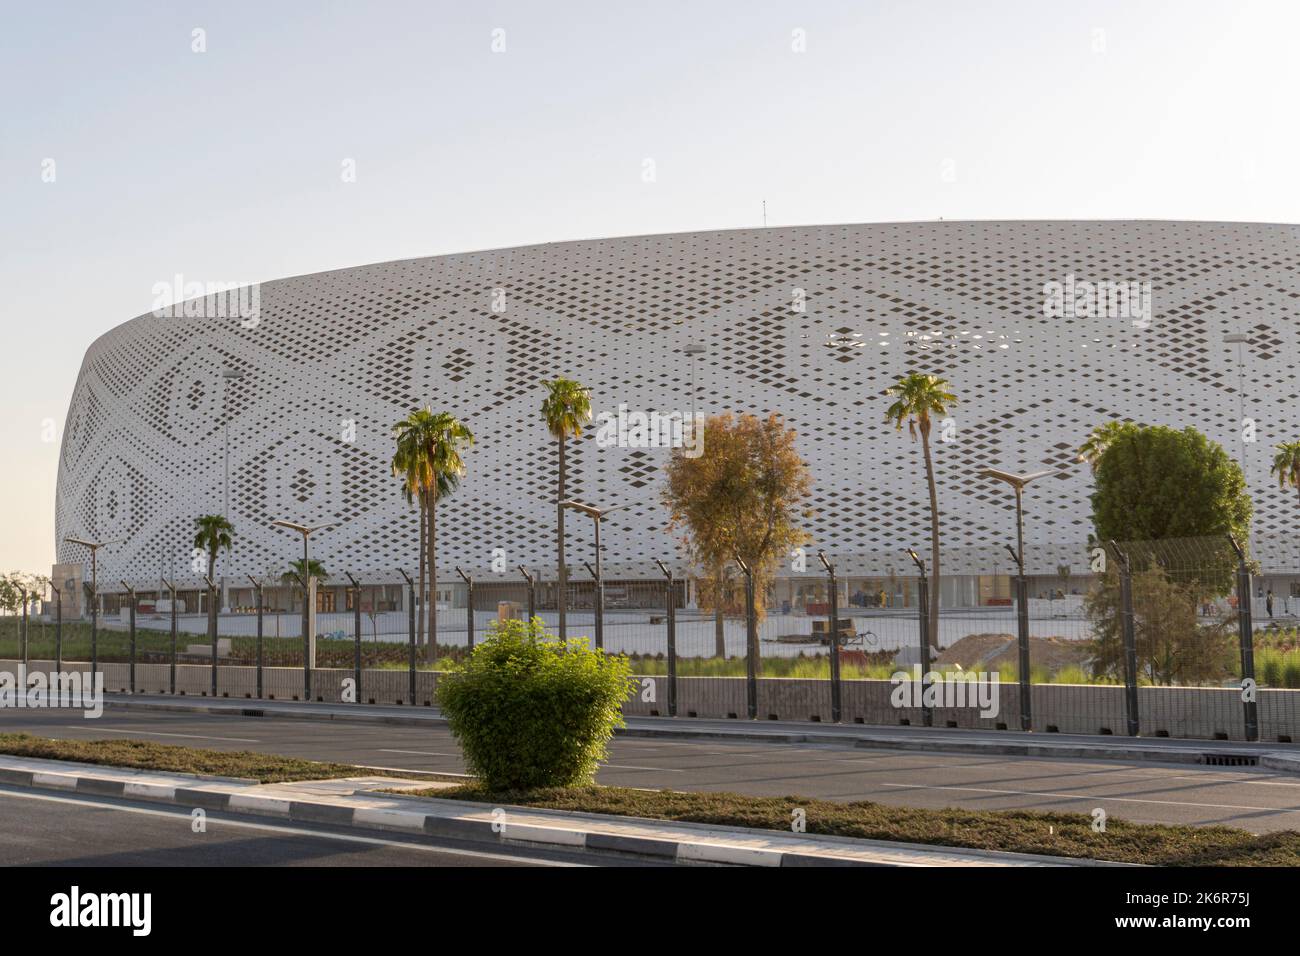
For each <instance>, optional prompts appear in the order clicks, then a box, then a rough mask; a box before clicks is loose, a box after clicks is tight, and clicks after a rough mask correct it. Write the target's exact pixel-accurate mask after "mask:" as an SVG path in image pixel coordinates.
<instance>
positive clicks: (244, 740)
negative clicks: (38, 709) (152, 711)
mask: <svg viewBox="0 0 1300 956" xmlns="http://www.w3.org/2000/svg"><path fill="white" fill-rule="evenodd" d="M63 729H64V730H95V731H98V732H100V733H106V734H143V735H144V736H146V737H186V738H189V739H190V740H225V741H229V742H230V743H236V744H260V743H261V742H262V741H260V740H254V739H253V738H252V737H205V736H204V735H203V734H167V733H163V732H162V731H161V730H130V729H128V728H126V727H82V726H81V725H80V724H65V725H64V727H63Z"/></svg>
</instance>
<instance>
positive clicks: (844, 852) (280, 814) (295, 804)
mask: <svg viewBox="0 0 1300 956" xmlns="http://www.w3.org/2000/svg"><path fill="white" fill-rule="evenodd" d="M0 784H7V785H9V786H18V787H30V788H34V789H41V790H58V791H72V792H76V793H81V794H90V795H94V796H102V797H116V798H124V799H131V800H143V801H149V802H154V803H163V804H170V805H173V806H178V807H186V808H202V809H203V810H205V811H212V812H222V811H224V812H227V813H239V814H251V815H254V816H266V817H275V818H279V819H281V820H291V821H298V822H307V823H322V824H331V825H335V826H347V827H354V828H357V829H362V830H389V831H400V832H405V833H408V834H424V835H428V836H434V837H448V838H454V839H457V840H470V841H474V842H482V843H494V844H503V843H504V844H507V845H525V846H526V845H537V844H540V845H545V846H553V847H555V846H558V847H566V848H570V849H581V850H590V851H595V852H599V853H615V854H630V855H634V856H637V857H651V858H654V859H659V860H662V861H663V862H664V863H697V864H729V865H736V866H779V867H793V866H942V867H949V866H953V867H957V866H1118V865H1124V864H1111V863H1099V862H1097V861H1093V860H1077V859H1067V858H1062V857H1050V856H1036V855H1029V854H1020V853H996V852H991V851H987V850H965V849H956V848H952V847H929V846H924V845H920V844H909V843H892V842H887V841H876V840H854V839H848V838H842V837H826V836H815V835H811V834H808V835H805V834H795V833H781V832H777V831H770V830H753V829H746V828H742V827H724V826H708V825H703V824H694V823H668V822H658V821H654V820H645V819H641V818H636V817H615V816H606V815H600V814H588V813H572V812H567V811H561V810H537V809H533V808H524V807H515V806H505V807H494V806H492V805H491V804H485V803H472V802H466V801H460V800H433V799H426V798H419V797H405V796H396V795H391V794H383V793H379V792H377V791H379V790H382V789H426V788H429V787H438V786H446V787H452V786H455V784H450V783H447V784H437V783H433V784H431V783H430V782H429V781H428V780H404V779H399V778H394V777H351V778H345V779H337V780H313V781H304V782H301V783H274V784H259V783H256V782H254V781H248V780H231V779H229V778H213V777H198V776H194V775H191V774H179V773H154V772H150V771H140V770H129V769H121V768H115V767H103V766H97V765H89V764H79V763H72V762H67V761H61V760H33V759H28V758H25V757H11V756H0Z"/></svg>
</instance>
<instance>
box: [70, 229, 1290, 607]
mask: <svg viewBox="0 0 1300 956" xmlns="http://www.w3.org/2000/svg"><path fill="white" fill-rule="evenodd" d="M1298 238H1300V236H1298V233H1297V227H1295V226H1289V225H1263V224H1249V223H1182V222H937V223H936V222H927V223H904V224H886V225H843V226H814V227H806V228H773V229H753V230H739V231H727V232H705V233H692V234H681V235H663V236H646V237H636V238H623V239H603V240H595V241H586V242H567V243H556V244H550V245H541V246H531V247H526V248H518V249H503V250H494V251H490V252H477V253H468V254H464V255H454V256H443V257H437V258H426V259H414V260H408V261H400V262H389V263H381V264H377V265H367V266H360V267H357V268H353V269H345V270H340V271H336V272H327V273H321V274H317V275H308V276H301V277H297V278H291V279H282V280H278V281H274V282H268V283H265V284H263V285H262V286H261V294H260V315H259V317H258V321H257V323H256V324H255V325H253V326H252V327H244V326H245V325H248V324H249V323H247V322H244V323H242V324H241V320H240V319H239V318H238V317H232V318H227V319H202V318H191V319H184V318H155V317H153V316H152V315H145V316H142V317H140V318H137V319H133V320H132V321H129V322H127V323H125V324H123V325H120V326H118V327H116V328H114V329H112V330H111V331H110V332H108V333H106V334H105V335H104V336H102V337H101V338H100V339H98V340H97V341H96V342H94V343H93V344H92V345H91V347H90V348H89V349H88V351H87V353H86V357H85V360H84V363H83V366H82V369H81V373H80V375H79V377H78V380H77V384H76V388H75V391H74V393H73V396H72V401H71V406H70V409H69V412H68V418H67V425H66V430H65V433H64V439H63V449H62V457H61V461H60V467H59V479H58V500H57V516H56V525H57V527H56V535H57V539H58V540H59V542H60V544H59V545H58V554H59V559H60V560H61V561H79V560H81V559H82V558H83V557H84V554H83V552H82V551H81V550H80V549H78V548H75V547H73V546H69V545H66V544H63V543H62V539H63V538H64V536H65V535H69V534H73V535H80V536H86V537H91V538H99V539H109V540H115V541H119V542H120V543H117V544H115V545H113V546H111V547H108V548H105V549H104V550H103V551H101V552H100V571H99V574H100V581H101V588H102V589H105V590H107V589H109V582H114V585H115V582H117V581H118V579H126V580H127V581H139V582H148V581H156V580H157V578H158V575H159V573H160V571H164V570H166V571H170V570H171V568H172V559H173V555H179V558H178V559H177V560H176V565H175V567H176V569H177V573H178V574H180V575H181V576H185V573H186V571H187V569H188V554H189V546H188V545H189V538H190V536H191V523H192V519H193V517H194V516H195V515H198V514H203V513H208V512H216V511H220V510H221V507H222V497H223V468H222V465H223V427H222V426H223V421H224V420H225V418H226V417H228V420H229V428H230V472H231V507H230V517H231V519H232V520H233V522H234V524H235V526H236V531H237V535H238V543H237V547H236V550H235V554H234V557H233V559H232V560H231V561H230V562H229V563H228V564H226V568H225V570H226V573H227V574H229V575H232V576H235V577H238V578H239V579H241V580H242V578H243V574H244V573H245V572H249V573H253V574H258V575H260V574H264V573H267V572H268V571H273V572H275V573H277V574H278V572H279V571H281V570H282V569H283V568H284V567H285V565H286V563H287V561H289V560H290V559H292V558H294V557H296V556H297V554H298V553H299V548H300V541H299V539H298V538H297V536H296V535H291V534H289V533H286V532H282V531H278V530H276V529H274V528H272V527H271V525H270V523H271V521H272V520H273V519H276V518H290V519H294V520H300V521H305V522H310V523H325V522H335V523H337V527H336V528H335V529H334V530H331V531H327V532H323V533H321V534H320V535H319V536H318V537H317V538H315V539H313V553H314V554H319V555H321V556H322V557H323V558H324V559H325V560H326V562H327V565H328V567H329V568H330V569H331V570H332V571H340V572H341V571H343V570H351V571H352V572H353V573H355V574H357V575H359V576H360V575H365V576H367V577H368V578H370V579H371V580H377V579H379V578H385V579H389V580H398V578H397V577H396V574H395V570H394V569H396V568H397V567H399V566H400V567H404V568H407V569H408V570H412V569H413V568H414V566H415V561H416V534H417V522H416V519H415V515H414V512H413V511H411V510H410V509H409V508H408V507H407V506H406V505H405V504H404V502H403V500H402V498H401V495H400V493H399V489H398V483H397V481H396V479H394V478H393V477H392V476H391V475H390V473H389V468H388V462H389V459H390V457H391V453H392V441H391V435H390V427H391V425H392V423H393V422H395V421H396V420H397V419H399V418H400V417H402V416H403V415H405V414H406V412H407V411H408V410H409V409H410V408H411V407H413V406H416V405H424V404H429V405H431V406H432V407H433V408H434V409H435V410H443V409H445V410H447V411H450V412H452V413H454V414H456V415H457V416H459V417H461V418H462V419H463V420H465V421H466V422H467V423H468V424H469V425H470V427H471V428H472V429H473V430H474V432H475V433H476V434H477V436H478V438H479V442H478V446H477V448H475V449H474V450H473V451H472V452H471V453H470V455H469V456H468V458H467V463H468V467H469V474H468V476H467V478H466V480H465V482H464V484H463V486H462V488H461V489H460V491H458V492H457V493H456V495H455V496H454V497H453V498H451V499H449V500H448V501H447V502H445V504H444V505H443V506H442V507H441V508H440V511H439V522H438V529H439V542H438V551H439V566H440V569H441V570H442V572H443V574H442V576H443V577H444V578H445V579H448V580H455V579H454V575H453V573H452V571H451V569H452V567H453V566H454V565H460V566H462V567H464V568H466V569H467V570H473V571H475V572H478V573H480V574H486V572H487V571H488V570H489V568H490V564H491V560H492V556H493V549H495V548H502V549H504V550H505V557H506V561H507V567H509V568H512V569H513V568H514V566H515V565H517V564H520V563H522V564H526V565H530V566H533V567H536V568H540V569H544V572H545V573H546V574H547V575H548V576H549V575H550V574H552V573H553V571H552V569H553V563H554V544H553V528H554V489H555V485H554V474H555V453H554V443H553V442H552V441H551V440H550V439H549V437H548V435H547V432H546V430H545V428H544V426H543V424H542V422H541V420H540V417H539V406H540V404H541V400H542V389H541V382H542V380H543V379H544V378H547V377H552V376H555V375H557V374H558V375H565V376H568V377H571V378H574V379H577V380H578V381H580V382H582V383H584V384H585V385H587V386H589V387H590V389H591V392H592V397H593V407H594V409H595V410H596V411H600V410H614V409H616V408H617V406H618V405H619V404H620V403H627V404H628V405H629V406H630V407H631V408H633V409H644V410H647V411H650V410H659V411H670V410H689V408H690V405H691V395H690V385H689V383H690V380H691V369H690V361H691V360H690V359H689V358H688V357H687V356H686V355H684V354H683V352H682V349H683V347H684V346H686V345H687V344H688V343H702V344H703V345H704V346H705V347H706V352H705V354H704V355H703V356H701V357H700V358H699V359H697V360H696V362H697V364H696V376H697V377H696V381H697V387H696V392H697V399H696V400H697V402H698V407H699V409H700V410H701V411H707V412H716V411H721V410H728V409H729V410H735V411H754V412H766V411H769V410H774V411H779V412H781V413H783V414H784V415H785V416H786V418H787V419H788V420H789V421H790V422H791V423H792V424H793V425H794V426H795V427H796V428H797V429H798V432H799V436H800V437H799V444H800V447H801V449H802V451H803V454H804V455H805V457H806V458H807V459H808V460H809V462H810V463H811V466H812V470H813V474H814V476H815V481H816V493H815V500H814V502H813V504H814V507H815V509H816V512H817V516H816V518H815V520H814V522H813V526H812V530H813V534H814V538H815V547H821V548H825V549H826V550H827V551H828V552H830V553H832V554H838V555H841V556H843V560H846V561H847V560H850V559H849V556H850V555H886V554H889V555H897V554H898V553H899V549H900V548H902V547H904V546H907V545H911V546H915V547H918V548H921V547H923V546H924V544H925V542H926V540H927V529H928V525H927V508H926V500H925V494H924V484H923V482H922V480H921V471H920V457H919V454H918V451H917V449H916V448H915V447H914V446H913V445H912V443H911V442H910V441H909V440H908V438H907V435H906V432H903V433H902V434H897V433H895V432H893V431H892V430H891V429H889V428H888V427H887V426H886V425H885V423H884V421H883V413H884V409H885V407H886V406H887V404H888V402H887V400H886V399H885V398H884V397H883V395H882V392H883V390H884V388H885V387H886V386H887V385H889V384H890V383H891V382H892V381H894V380H895V379H896V378H897V377H898V376H899V375H901V374H903V373H906V372H908V371H911V370H918V369H919V370H926V371H934V372H939V373H941V374H943V375H944V376H945V377H947V378H948V379H949V380H950V381H951V383H952V385H953V387H954V389H955V391H956V392H957V393H958V395H959V396H960V397H961V404H960V405H959V406H958V408H957V409H956V411H955V414H954V426H955V431H954V432H953V433H952V435H951V437H952V438H953V440H952V441H950V442H938V443H936V462H937V468H938V473H939V485H940V500H941V506H942V508H943V510H944V513H945V520H944V536H945V546H946V549H947V551H948V552H949V554H950V555H951V557H950V559H949V564H948V567H947V568H946V570H947V571H950V572H956V573H975V572H987V571H989V570H990V565H989V564H988V563H987V561H988V555H989V554H990V553H992V552H995V551H1000V550H1001V546H1002V543H1003V542H1005V541H1007V540H1009V535H1010V534H1011V533H1012V529H1013V527H1014V525H1013V521H1014V516H1013V510H1012V508H1011V504H1010V500H1011V499H1010V497H1009V495H1008V494H1007V492H1006V490H1005V488H1004V487H1003V486H998V485H995V484H991V483H990V482H989V481H987V480H986V479H981V478H979V477H977V476H976V475H975V471H976V469H977V468H978V467H980V466H982V465H989V464H992V465H996V466H1001V467H1005V468H1009V469H1013V470H1030V469H1039V468H1044V467H1058V466H1059V467H1060V468H1062V469H1063V470H1065V471H1066V472H1068V474H1069V477H1061V478H1049V479H1044V480H1043V481H1041V482H1039V483H1038V484H1036V485H1035V486H1033V488H1032V489H1031V491H1030V492H1029V495H1028V502H1029V508H1028V520H1027V526H1026V533H1027V539H1028V541H1029V542H1031V543H1035V542H1037V543H1042V544H1046V543H1052V544H1055V545H1059V546H1060V547H1061V548H1062V549H1065V550H1067V551H1069V552H1070V553H1073V554H1079V553H1081V551H1082V547H1083V542H1084V540H1085V539H1086V537H1087V534H1088V532H1089V530H1090V524H1089V521H1088V514H1089V507H1088V501H1087V496H1088V493H1089V491H1090V481H1089V478H1088V473H1087V469H1086V468H1084V467H1082V466H1079V465H1078V464H1077V463H1076V462H1074V460H1073V451H1074V449H1076V448H1077V447H1078V445H1079V443H1080V442H1081V441H1082V440H1083V438H1084V437H1085V435H1086V433H1087V432H1088V430H1089V429H1090V428H1091V427H1092V426H1093V425H1095V424H1097V423H1099V422H1102V421H1105V420H1107V419H1109V418H1130V419H1133V420H1137V421H1142V422H1146V423H1164V424H1171V425H1177V426H1182V425H1187V424H1191V425H1195V426H1196V427H1198V428H1200V429H1202V430H1203V431H1205V432H1206V433H1207V434H1208V435H1209V436H1210V437H1211V438H1213V439H1215V440H1217V441H1219V442H1221V443H1223V444H1224V445H1225V447H1227V448H1228V449H1229V451H1230V452H1231V453H1233V454H1237V453H1238V452H1239V451H1240V450H1241V449H1242V446H1241V444H1240V443H1239V442H1237V441H1236V440H1235V434H1236V422H1237V419H1238V415H1239V407H1238V406H1239V402H1240V403H1241V404H1242V408H1243V410H1244V412H1245V414H1246V415H1247V416H1249V417H1251V418H1254V419H1255V420H1256V421H1257V422H1258V442H1257V443H1256V444H1254V445H1250V446H1246V447H1245V450H1244V455H1245V460H1246V465H1247V471H1248V477H1249V482H1250V490H1251V493H1252V496H1253V497H1254V501H1255V525H1254V549H1255V552H1256V554H1257V555H1258V556H1259V557H1260V558H1261V560H1262V562H1263V564H1264V566H1265V567H1266V568H1269V567H1271V566H1276V567H1286V568H1291V567H1294V566H1295V561H1296V559H1295V555H1294V550H1295V546H1294V545H1293V544H1292V543H1291V542H1292V541H1293V540H1294V535H1293V534H1292V533H1291V531H1292V529H1293V528H1294V522H1295V520H1296V517H1297V504H1296V499H1295V495H1294V493H1293V492H1281V491H1278V490H1277V489H1276V486H1275V483H1274V482H1273V481H1272V479H1270V478H1269V476H1268V462H1269V457H1270V451H1271V446H1272V444H1274V443H1275V442H1277V441H1280V440H1283V439H1293V438H1296V437H1300V421H1298V420H1297V418H1298V416H1297V399H1298V398H1300V380H1298V376H1300V319H1298V318H1297V310H1298V309H1300V272H1298V270H1300V246H1298V245H1297V239H1298ZM1070 274H1072V275H1074V276H1075V277H1076V279H1078V280H1081V281H1083V280H1089V281H1114V282H1130V281H1133V282H1149V283H1151V289H1152V304H1153V315H1152V320H1151V323H1150V325H1149V327H1146V328H1136V327H1134V324H1133V323H1132V322H1131V321H1130V320H1129V319H1127V318H1070V319H1053V318H1047V317H1045V316H1044V313H1043V300H1044V293H1043V287H1044V284H1045V283H1049V282H1053V281H1063V280H1064V279H1065V278H1066V276H1067V275H1070ZM795 290H804V291H803V294H804V295H805V296H806V300H805V301H806V311H804V312H798V311H795V309H794V307H793V303H794V302H795V301H796V300H797V299H798V296H799V293H798V292H796V291H795ZM502 291H503V292H504V311H494V304H495V305H496V306H497V307H498V308H500V307H501V306H502V298H501V297H502ZM494 296H495V298H494ZM1228 332H1246V333H1248V335H1249V336H1250V338H1251V344H1250V345H1248V346H1247V347H1246V348H1245V351H1244V358H1245V361H1244V363H1243V368H1242V369H1241V370H1240V373H1241V375H1242V381H1243V382H1244V388H1243V389H1242V390H1240V391H1239V389H1238V374H1239V369H1238V364H1237V355H1236V350H1235V347H1234V346H1230V345H1226V344H1224V343H1223V341H1222V339H1223V335H1224V334H1225V333H1228ZM224 367H234V368H238V369H239V370H241V371H242V372H243V373H244V375H245V377H244V378H243V379H242V380H240V381H235V382H232V383H230V384H229V392H228V393H227V394H226V397H225V405H226V408H225V412H224V415H223V392H222V388H223V382H222V378H221V372H222V369H223V368H224ZM1243 393H1244V398H1243ZM348 422H352V423H354V424H353V426H352V428H351V429H349V427H348V424H347V423H348ZM706 440H707V438H706ZM667 454H668V452H667V451H665V450H638V449H622V448H600V447H597V446H596V444H595V442H594V441H593V440H592V434H591V433H588V435H587V436H585V437H584V439H582V440H581V441H579V442H577V443H576V447H574V448H573V449H572V454H571V459H570V460H571V462H572V468H571V475H570V489H571V492H572V495H573V496H574V497H577V498H581V499H585V500H587V501H590V502H593V503H596V504H601V505H615V504H622V503H625V502H628V501H634V502H637V504H635V505H634V506H633V507H631V508H629V509H628V510H626V511H622V512H619V513H618V514H617V515H614V516H611V518H610V519H609V521H608V523H607V525H606V530H605V541H606V546H607V561H608V562H609V563H610V565H611V566H612V571H613V573H614V574H619V573H622V574H625V575H632V574H637V575H641V574H644V575H646V576H651V575H654V574H657V573H658V572H657V571H656V570H655V569H654V567H653V565H652V564H651V559H652V558H655V557H671V556H672V555H673V554H674V549H673V545H672V542H671V540H670V539H669V537H668V536H667V534H666V533H665V531H664V529H663V525H664V520H663V519H664V515H663V510H662V508H661V506H660V505H659V504H658V502H657V499H656V494H657V488H658V482H659V468H660V467H661V466H662V464H663V462H664V460H665V456H666V455H667ZM569 528H570V530H569V535H570V544H569V546H570V552H569V553H570V554H571V555H572V556H573V560H574V561H575V562H577V561H580V560H581V559H582V558H583V557H584V556H588V555H587V551H588V550H589V544H590V528H589V522H588V521H587V520H586V519H580V518H579V517H578V516H575V517H574V518H573V519H571V520H570V522H569ZM875 560H877V559H876V558H862V559H861V560H860V561H859V562H857V563H859V564H861V565H863V566H864V570H869V568H866V567H865V565H869V564H871V562H872V561H875ZM892 560H893V559H891V561H892ZM1044 560H1046V559H1044ZM850 563H853V562H850ZM905 564H906V562H905V561H904V562H902V564H900V565H899V570H900V571H901V572H905V571H906V570H908V569H907V568H906V567H905V566H904V565H905ZM1003 570H1004V571H1005V562H1003ZM1040 570H1043V571H1045V572H1050V571H1051V570H1052V569H1051V568H1042V569H1040Z"/></svg>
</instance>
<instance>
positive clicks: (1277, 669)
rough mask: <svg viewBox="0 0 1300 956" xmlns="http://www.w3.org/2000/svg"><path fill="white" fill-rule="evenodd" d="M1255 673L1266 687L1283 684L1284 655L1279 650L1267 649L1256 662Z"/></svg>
mask: <svg viewBox="0 0 1300 956" xmlns="http://www.w3.org/2000/svg"><path fill="white" fill-rule="evenodd" d="M1255 674H1256V676H1257V677H1258V678H1259V683H1261V684H1263V685H1264V686H1265V687H1281V686H1282V657H1281V655H1280V654H1278V652H1277V651H1265V652H1264V653H1263V654H1261V655H1260V659H1259V660H1258V661H1257V663H1256V667H1255Z"/></svg>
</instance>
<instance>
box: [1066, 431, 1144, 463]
mask: <svg viewBox="0 0 1300 956" xmlns="http://www.w3.org/2000/svg"><path fill="white" fill-rule="evenodd" d="M1140 427H1141V426H1140V425H1135V424H1133V423H1132V422H1118V421H1109V422H1105V423H1103V424H1101V425H1098V426H1097V427H1095V428H1094V429H1093V430H1092V431H1090V432H1089V433H1088V437H1087V439H1086V440H1085V441H1084V443H1083V444H1082V445H1080V446H1079V461H1082V462H1086V463H1087V464H1088V465H1089V466H1090V467H1091V468H1092V473H1093V474H1094V475H1095V474H1096V473H1097V463H1098V462H1099V461H1101V456H1102V455H1103V454H1105V453H1106V449H1107V448H1109V447H1110V446H1111V443H1112V442H1113V441H1114V440H1115V439H1116V438H1118V437H1119V436H1120V435H1123V434H1125V433H1126V432H1127V431H1129V430H1131V429H1134V428H1140Z"/></svg>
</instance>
